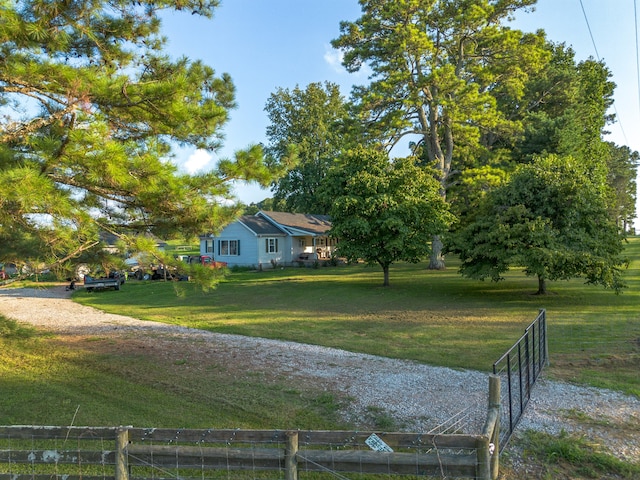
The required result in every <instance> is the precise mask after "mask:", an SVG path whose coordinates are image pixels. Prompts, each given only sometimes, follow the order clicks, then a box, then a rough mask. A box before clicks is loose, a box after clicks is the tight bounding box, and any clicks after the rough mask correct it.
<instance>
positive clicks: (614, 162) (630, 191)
mask: <svg viewBox="0 0 640 480" xmlns="http://www.w3.org/2000/svg"><path fill="white" fill-rule="evenodd" d="M607 145H608V147H609V151H610V155H609V162H608V167H609V168H608V176H607V183H608V184H609V185H610V186H611V189H612V191H613V195H614V201H613V205H614V213H613V216H614V218H615V219H616V221H617V223H618V226H619V227H620V228H622V229H623V230H624V231H625V232H627V231H629V230H630V229H631V226H632V225H633V222H634V219H635V218H636V213H637V212H636V198H637V183H636V174H637V170H638V165H639V162H640V155H639V154H638V152H633V151H631V149H630V148H629V147H620V146H617V145H614V144H613V143H608V144H607Z"/></svg>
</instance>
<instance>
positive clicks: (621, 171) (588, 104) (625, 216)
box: [512, 44, 638, 230]
mask: <svg viewBox="0 0 640 480" xmlns="http://www.w3.org/2000/svg"><path fill="white" fill-rule="evenodd" d="M548 48H549V49H550V51H551V52H552V56H551V61H550V62H549V63H548V64H547V65H546V67H545V68H544V69H543V70H542V71H541V72H540V74H539V75H537V76H536V77H535V78H532V79H531V80H530V81H529V83H528V85H527V88H526V94H525V101H523V102H521V103H520V105H522V106H523V107H521V109H520V111H519V112H515V111H514V115H518V116H520V117H521V118H522V123H523V125H524V128H525V129H524V135H523V136H522V137H521V139H520V140H519V141H518V142H517V143H516V145H515V148H514V150H513V154H512V155H513V158H514V160H515V161H517V162H530V161H531V159H532V158H533V157H534V156H536V155H540V154H545V153H554V154H558V155H560V156H563V155H570V156H572V157H573V158H575V159H576V160H579V161H580V162H583V163H588V164H592V165H594V166H595V165H597V164H600V165H602V166H605V167H606V169H607V171H608V173H607V184H608V185H609V187H610V189H611V194H612V195H611V196H610V197H609V202H610V206H609V208H610V211H611V216H612V218H614V219H616V221H617V222H618V224H619V225H620V226H621V227H622V228H623V229H625V230H627V229H628V228H629V226H630V225H631V223H632V220H633V218H634V216H635V200H636V193H635V191H636V185H635V174H636V169H637V162H638V154H637V152H632V151H631V150H629V148H627V147H618V146H616V145H614V144H612V143H609V142H605V141H604V140H603V137H604V134H605V133H606V128H607V126H608V125H610V124H611V123H613V122H614V121H615V118H614V116H613V115H611V114H610V113H609V110H610V107H611V106H612V104H613V92H614V88H615V85H614V84H613V82H611V73H610V72H609V70H608V69H607V67H606V66H605V65H604V63H602V62H600V61H595V60H593V59H588V60H585V61H583V62H580V63H576V62H575V59H574V52H573V51H572V50H571V49H570V48H566V47H565V46H564V45H563V44H560V45H554V44H549V47H548Z"/></svg>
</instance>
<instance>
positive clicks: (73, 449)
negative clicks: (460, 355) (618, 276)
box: [0, 376, 500, 480]
mask: <svg viewBox="0 0 640 480" xmlns="http://www.w3.org/2000/svg"><path fill="white" fill-rule="evenodd" d="M499 398H500V379H499V378H498V377H495V376H492V377H490V378H489V408H488V411H487V418H486V421H485V425H484V428H483V430H482V432H480V433H477V434H459V433H443V432H448V431H456V430H457V429H458V428H459V426H460V423H461V422H464V421H465V420H464V419H465V417H466V416H467V415H468V413H467V412H466V411H462V412H460V413H459V414H458V415H455V416H454V417H452V418H451V419H449V420H448V421H446V422H443V423H442V424H441V425H438V426H437V427H435V428H434V432H440V433H403V432H360V431H318V430H305V431H302V430H295V431H284V430H239V429H233V430H224V429H167V428H164V429H163V428H133V427H102V428H94V427H45V426H4V427H2V426H0V480H45V479H46V480H51V479H56V480H107V479H109V480H111V479H114V480H165V479H166V480H168V479H181V480H196V479H200V480H205V479H212V480H213V479H254V480H255V479H284V480H298V479H318V480H320V479H334V478H341V479H361V480H364V479H368V478H379V477H380V476H384V477H385V478H398V477H403V478H406V477H407V476H413V477H430V478H477V479H482V480H489V479H495V478H497V473H498V467H499V465H498V462H499V456H498V452H497V446H498V442H499V438H498V432H499V427H498V425H499V420H500V415H499V402H498V399H499Z"/></svg>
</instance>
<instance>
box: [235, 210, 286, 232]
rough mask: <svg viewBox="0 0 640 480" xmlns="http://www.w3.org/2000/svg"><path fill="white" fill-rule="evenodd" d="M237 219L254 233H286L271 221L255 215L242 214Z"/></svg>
mask: <svg viewBox="0 0 640 480" xmlns="http://www.w3.org/2000/svg"><path fill="white" fill-rule="evenodd" d="M238 221H239V222H240V223H242V224H243V225H244V226H245V227H247V228H248V229H249V230H251V231H252V232H253V233H255V234H256V235H283V234H285V233H286V232H284V231H282V229H280V228H278V227H277V226H276V225H274V224H273V223H272V222H270V221H268V220H267V219H265V218H263V217H259V216H257V215H243V216H242V217H240V218H239V219H238Z"/></svg>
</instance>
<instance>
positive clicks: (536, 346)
mask: <svg viewBox="0 0 640 480" xmlns="http://www.w3.org/2000/svg"><path fill="white" fill-rule="evenodd" d="M548 351H549V350H548V346H547V317H546V312H545V310H540V312H539V313H538V316H537V317H536V319H535V320H534V321H533V322H531V324H530V325H529V326H528V327H527V328H526V329H525V332H524V334H523V335H522V337H520V339H519V340H518V341H517V342H516V343H515V344H514V345H513V346H512V347H511V348H510V349H509V350H508V351H507V352H506V353H505V354H504V355H502V357H500V358H499V359H498V360H497V361H496V362H495V363H494V364H493V373H494V375H497V376H499V377H500V378H501V380H502V383H503V385H504V388H503V389H502V394H501V399H500V403H501V422H500V426H501V428H500V448H501V449H504V448H505V447H506V445H507V443H508V441H509V439H510V438H511V435H512V433H513V431H514V430H515V428H516V426H517V425H518V422H519V421H520V418H521V417H522V415H523V414H524V410H525V408H526V406H527V404H528V403H529V399H530V398H531V388H532V387H533V385H534V383H535V382H536V380H537V379H538V376H539V375H540V373H541V372H542V369H543V368H544V366H545V365H546V364H547V362H548V357H549V354H548Z"/></svg>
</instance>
